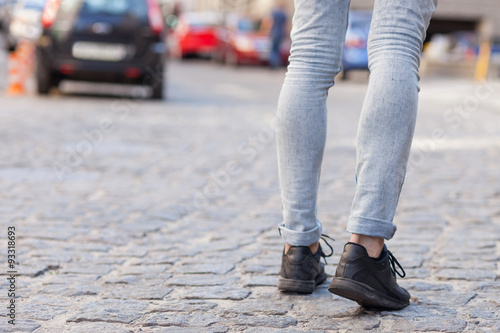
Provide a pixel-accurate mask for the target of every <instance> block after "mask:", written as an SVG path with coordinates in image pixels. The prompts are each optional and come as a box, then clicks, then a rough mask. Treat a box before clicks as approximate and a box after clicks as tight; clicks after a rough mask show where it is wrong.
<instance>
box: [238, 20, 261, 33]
mask: <svg viewBox="0 0 500 333" xmlns="http://www.w3.org/2000/svg"><path fill="white" fill-rule="evenodd" d="M258 30H259V24H258V22H255V21H252V20H249V19H241V20H239V21H238V31H241V32H254V31H258Z"/></svg>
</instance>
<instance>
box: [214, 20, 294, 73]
mask: <svg viewBox="0 0 500 333" xmlns="http://www.w3.org/2000/svg"><path fill="white" fill-rule="evenodd" d="M260 26H261V21H260V20H257V21H255V20H252V19H250V18H246V17H238V18H234V17H233V18H228V24H227V27H225V28H220V29H219V30H218V33H217V47H216V48H215V52H214V55H213V57H214V59H215V60H217V61H219V62H224V63H227V64H231V65H235V66H238V65H243V64H267V63H268V62H269V57H270V52H271V39H270V38H269V36H268V34H267V33H266V32H263V31H261V29H260ZM289 54H290V41H289V40H285V41H284V42H283V43H282V46H281V56H282V62H283V64H287V62H288V56H289Z"/></svg>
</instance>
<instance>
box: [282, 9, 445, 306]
mask: <svg viewBox="0 0 500 333" xmlns="http://www.w3.org/2000/svg"><path fill="white" fill-rule="evenodd" d="M436 6H437V0H405V1H403V0H375V6H374V11H373V20H372V23H371V27H370V33H369V39H368V56H369V69H370V79H369V83H368V90H367V93H366V97H365V100H364V104H363V108H362V112H361V117H360V120H359V125H358V135H357V143H356V147H357V165H356V170H355V177H356V192H355V196H354V201H353V204H352V208H351V214H350V216H349V220H348V223H347V231H348V232H349V233H351V238H350V241H349V242H348V243H347V244H346V245H345V247H344V252H343V254H342V257H341V259H340V262H339V265H338V266H337V271H336V273H335V277H334V278H333V279H332V282H331V283H330V285H329V288H328V290H329V291H330V292H332V293H334V294H337V295H339V296H342V297H346V298H349V299H351V300H354V301H356V302H358V303H359V304H361V305H364V306H369V307H378V308H384V309H401V308H404V307H405V306H407V305H408V304H409V300H410V295H409V293H408V292H407V291H406V290H405V289H403V288H401V287H400V286H399V285H398V284H397V282H396V274H397V275H399V276H400V277H404V276H405V273H404V270H403V268H402V267H401V265H399V263H398V262H397V260H396V258H395V257H394V256H393V255H392V254H391V252H390V251H389V250H388V249H387V247H386V246H385V245H384V240H389V239H391V238H392V237H393V235H394V233H395V231H396V225H395V224H394V222H393V218H394V214H395V211H396V206H397V203H398V200H399V195H400V191H401V187H402V185H403V181H404V177H405V172H406V166H407V162H408V157H409V153H410V146H411V142H412V138H413V132H414V128H415V121H416V114H417V102H418V92H419V86H418V81H419V78H420V77H419V73H418V71H419V64H420V53H421V50H422V45H423V41H424V39H425V34H426V29H427V27H428V25H429V21H430V19H431V16H432V14H433V12H434V11H435V9H436ZM348 11H349V0H328V1H321V0H295V15H294V17H293V23H292V26H293V27H292V32H291V38H292V48H291V55H290V64H289V66H288V71H287V74H286V78H285V81H284V84H283V88H282V91H281V94H280V98H279V103H278V119H279V121H278V132H277V145H278V164H279V177H280V185H281V196H282V201H283V222H282V223H281V224H280V225H279V231H280V234H281V236H282V237H283V239H284V241H285V242H286V244H285V248H284V250H283V256H282V266H281V272H280V279H279V284H278V289H279V290H281V291H294V292H306V293H310V292H313V291H314V290H315V287H316V285H318V284H320V283H322V282H323V281H324V280H325V279H326V274H325V271H324V265H323V264H322V263H321V262H320V259H321V257H325V256H327V255H325V253H324V252H323V250H322V249H321V246H320V245H319V243H318V241H319V239H320V237H321V236H322V226H321V222H320V221H319V220H318V219H317V195H318V185H319V179H320V170H321V163H322V158H323V151H324V147H325V141H326V118H327V113H326V112H327V110H326V98H327V96H328V90H329V88H330V87H332V86H333V84H334V77H335V76H336V75H337V74H338V73H339V72H340V70H341V59H342V50H343V45H344V39H345V33H346V27H347V20H348Z"/></svg>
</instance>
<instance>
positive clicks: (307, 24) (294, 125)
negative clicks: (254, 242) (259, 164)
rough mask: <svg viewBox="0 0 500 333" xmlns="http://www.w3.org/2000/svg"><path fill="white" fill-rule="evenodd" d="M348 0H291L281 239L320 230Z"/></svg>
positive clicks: (301, 238)
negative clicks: (330, 98)
mask: <svg viewBox="0 0 500 333" xmlns="http://www.w3.org/2000/svg"><path fill="white" fill-rule="evenodd" d="M348 8H349V0H329V1H321V0H296V1H295V15H294V17H293V23H292V32H291V39H292V48H291V53H290V58H289V61H290V64H289V66H288V71H287V74H286V78H285V82H284V84H283V88H282V90H281V94H280V98H279V103H278V113H277V116H278V131H277V144H278V164H279V176H280V185H281V197H282V201H283V223H282V224H281V225H280V226H279V228H280V233H281V236H282V237H283V239H284V240H285V241H286V242H287V243H288V244H290V245H294V246H309V245H311V244H313V243H315V242H317V241H318V240H319V238H320V235H321V224H320V222H319V221H318V220H317V218H316V199H317V192H318V183H319V176H320V170H321V162H322V159H323V150H324V146H325V140H326V98H327V95H328V89H329V88H330V87H331V86H332V85H333V79H334V77H335V75H336V74H337V73H338V72H339V71H340V66H341V59H342V49H343V45H344V38H345V31H346V27H347V14H348Z"/></svg>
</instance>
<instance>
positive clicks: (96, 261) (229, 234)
mask: <svg viewBox="0 0 500 333" xmlns="http://www.w3.org/2000/svg"><path fill="white" fill-rule="evenodd" d="M2 59H3V60H4V58H2ZM283 73H284V72H283V71H278V72H270V71H268V70H266V69H254V68H240V69H237V70H236V69H231V68H222V67H218V66H215V65H213V64H209V63H206V62H198V61H191V62H187V63H182V64H179V63H173V64H171V66H170V70H169V74H168V75H169V87H168V95H169V100H168V101H165V102H164V103H159V102H151V101H147V100H131V101H128V100H126V99H122V98H121V97H119V96H104V97H99V96H96V95H95V94H91V95H85V94H64V93H63V94H56V95H53V96H51V97H49V98H40V97H36V96H33V95H29V96H26V97H22V98H14V97H7V96H1V97H0V98H1V104H2V107H1V111H0V117H1V121H0V133H1V134H0V135H1V137H2V142H3V146H2V156H1V159H0V189H1V191H0V196H1V197H0V199H1V201H2V203H3V204H2V205H1V207H0V220H1V225H2V229H1V231H0V235H1V238H2V244H4V245H5V244H6V243H5V241H4V240H5V237H4V236H5V232H6V230H7V229H6V227H7V226H8V225H15V226H16V228H17V232H18V240H17V254H18V261H19V263H18V269H19V272H20V276H18V279H17V295H19V298H18V299H17V304H18V307H17V313H16V318H17V319H16V326H15V328H14V327H12V326H11V325H7V324H5V323H6V322H7V317H6V310H5V309H6V305H7V302H8V299H7V292H6V290H7V288H6V287H7V282H8V281H7V280H6V279H5V274H6V271H7V266H6V264H2V270H1V271H0V273H2V274H4V275H3V278H2V279H1V282H0V285H1V286H2V287H1V290H2V292H1V295H0V303H1V304H2V305H1V308H2V309H3V310H2V311H0V320H1V321H2V325H1V326H0V327H1V329H0V331H2V332H36V333H42V332H47V333H48V332H51V333H53V332H74V333H77V332H78V333H79V332H82V333H83V332H98V331H99V332H106V333H115V332H116V333H124V332H154V333H161V332H181V333H182V332H247V333H252V332H271V333H281V332H287V333H288V332H359V331H373V332H498V331H500V296H499V295H500V284H499V279H498V278H499V274H500V270H499V266H498V260H499V256H500V185H499V184H500V172H499V170H498V165H499V163H500V126H499V125H498V124H500V83H499V82H489V83H487V84H476V83H473V82H470V81H466V80H456V79H441V78H424V79H423V81H422V83H421V87H422V92H421V103H420V110H421V111H420V113H419V122H418V125H417V130H416V135H415V142H414V146H413V151H412V157H411V160H410V166H409V169H408V174H407V179H406V184H405V187H404V190H403V193H402V195H401V199H400V206H399V209H398V213H397V216H396V218H395V221H396V223H397V224H398V232H397V234H396V237H395V238H394V239H393V240H391V241H390V242H389V243H388V246H389V248H390V249H391V251H392V252H393V253H394V254H395V255H396V257H397V258H398V260H399V261H400V262H401V264H402V265H403V267H404V268H405V269H406V272H407V278H405V279H401V280H400V283H401V284H402V285H403V286H404V287H406V288H408V290H409V291H410V292H411V294H412V299H411V301H412V302H411V305H410V306H408V307H407V308H405V309H404V310H401V311H397V312H384V311H383V312H376V311H371V310H368V309H364V308H362V307H359V306H358V305H357V304H356V303H354V302H351V301H348V300H345V299H342V298H340V297H337V296H334V295H332V294H330V293H329V292H328V290H327V286H328V282H329V279H328V280H327V281H326V282H325V283H324V284H322V285H321V286H319V287H318V289H317V291H316V292H315V293H313V294H311V295H290V294H283V293H280V292H278V291H277V290H276V283H277V279H278V273H279V269H280V257H281V251H282V246H283V244H282V241H281V239H280V238H279V235H278V233H277V229H276V226H277V224H278V223H279V222H280V219H281V217H280V215H281V212H280V207H281V203H280V197H279V185H278V180H277V179H278V177H277V167H276V156H275V141H274V131H273V126H272V120H273V118H274V110H275V105H276V101H277V96H278V94H279V89H280V84H281V81H282V78H283ZM91 88H92V86H90V87H89V88H88V89H91ZM95 89H98V90H99V89H101V88H95ZM365 90H366V78H365V77H363V76H360V77H359V78H355V79H354V81H350V82H341V83H338V84H337V86H336V87H335V88H334V89H333V90H332V92H331V97H330V99H329V102H328V103H329V109H330V111H329V120H328V122H329V134H328V143H327V149H326V152H325V159H324V165H323V172H322V183H321V188H320V199H319V218H320V219H321V221H322V222H323V224H324V232H325V233H327V234H329V235H330V236H332V237H334V238H335V239H336V242H335V243H334V244H333V246H334V249H335V254H334V256H333V257H331V258H329V259H328V266H327V273H328V274H329V275H330V276H331V275H332V274H334V272H335V267H336V266H335V265H336V264H337V262H338V259H339V255H340V253H341V251H342V247H343V244H344V243H345V242H346V240H347V238H348V234H346V232H345V223H346V221H347V217H348V214H349V208H350V203H351V200H352V197H353V193H354V176H353V170H354V164H355V149H354V139H355V132H356V126H357V119H358V117H359V110H360V107H361V104H362V100H363V95H364V92H365ZM110 124H111V125H110ZM109 126H111V127H109ZM1 252H2V258H4V259H5V254H6V250H2V251H1ZM4 259H3V260H2V263H5V260H4Z"/></svg>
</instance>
